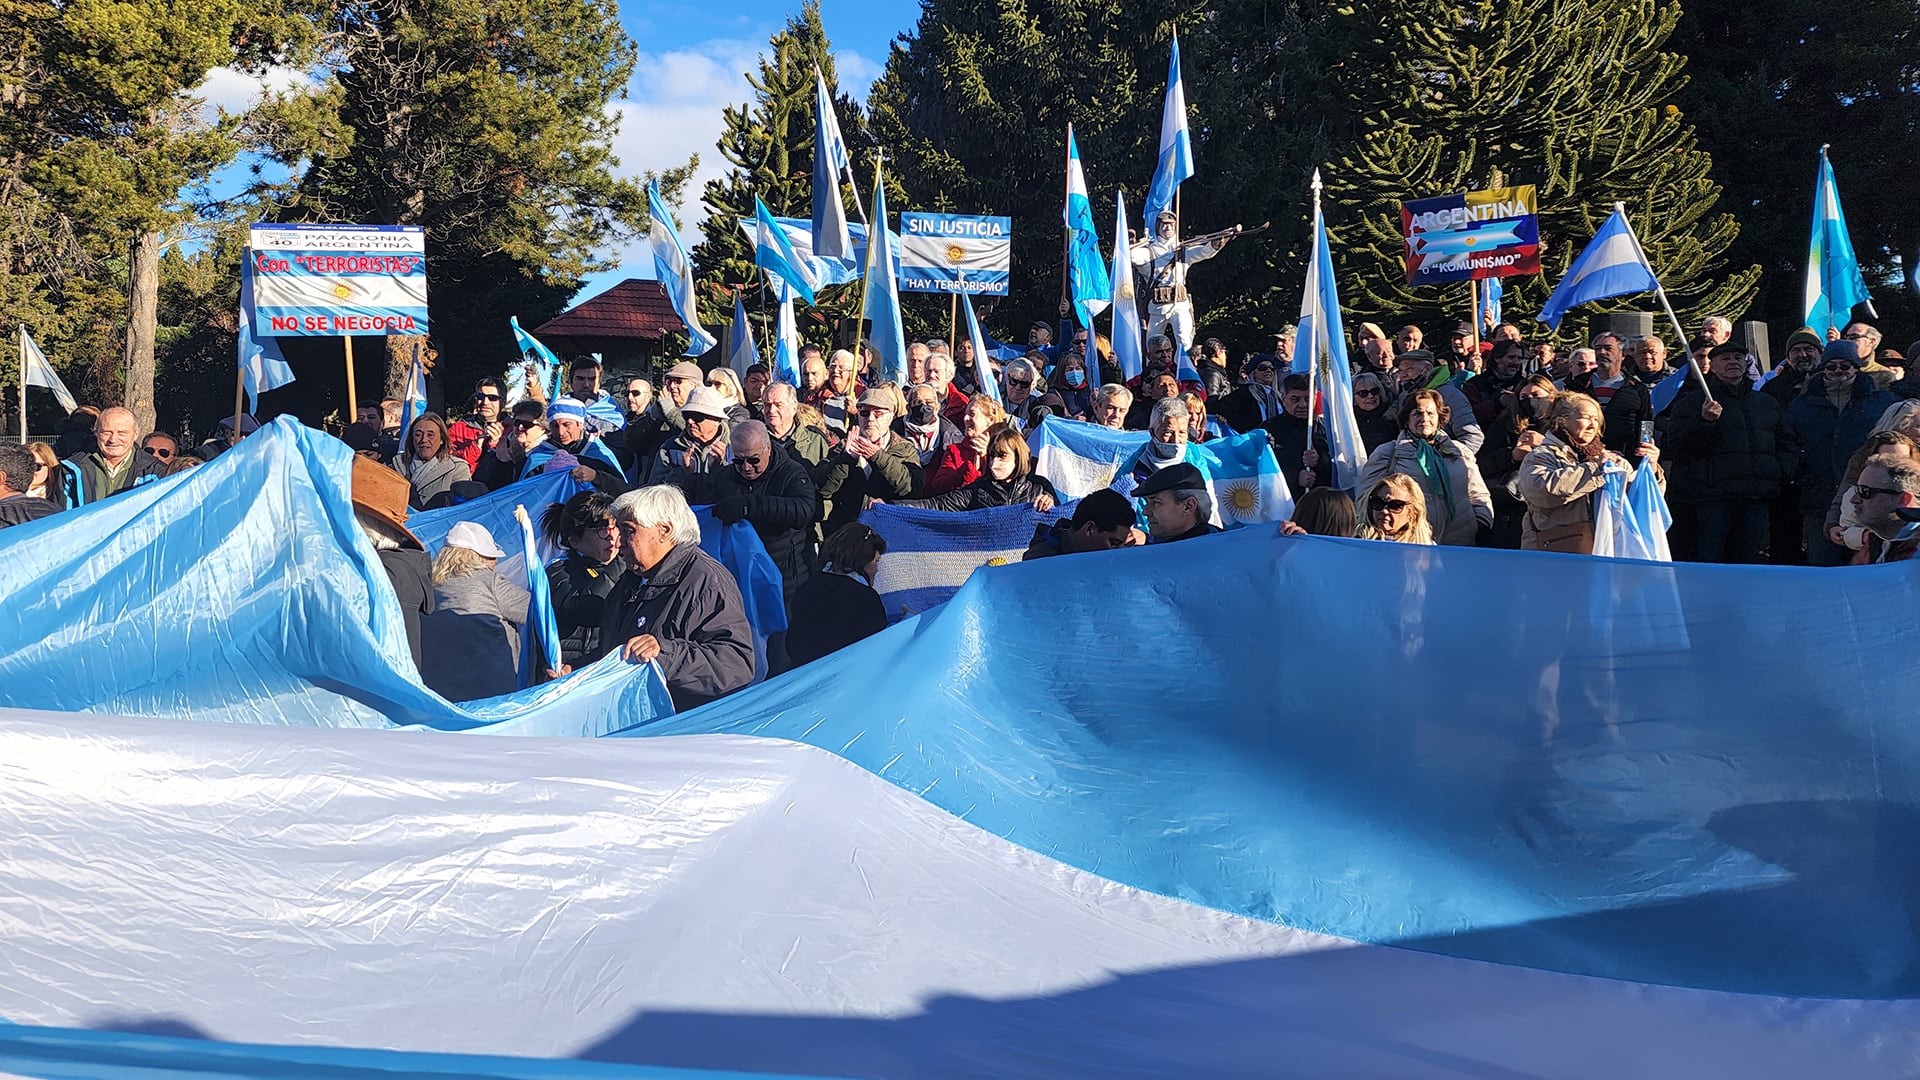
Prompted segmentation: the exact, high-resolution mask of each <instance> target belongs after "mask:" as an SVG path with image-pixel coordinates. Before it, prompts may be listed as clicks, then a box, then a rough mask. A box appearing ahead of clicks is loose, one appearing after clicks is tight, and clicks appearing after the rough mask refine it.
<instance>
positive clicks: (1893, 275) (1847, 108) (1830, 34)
mask: <svg viewBox="0 0 1920 1080" xmlns="http://www.w3.org/2000/svg"><path fill="white" fill-rule="evenodd" d="M1684 11H1685V14H1684V15H1682V17H1681V19H1680V23H1679V26H1678V27H1677V28H1676V29H1675V31H1674V36H1673V39H1672V44H1673V45H1674V47H1676V48H1678V49H1681V50H1682V51H1684V52H1686V53H1687V54H1688V55H1689V57H1690V59H1689V62H1688V67H1687V71H1688V74H1689V76H1690V81H1689V83H1688V85H1687V87H1686V89H1685V90H1683V91H1682V92H1681V94H1680V95H1679V98H1678V100H1679V101H1680V103H1681V105H1682V107H1683V108H1685V109H1686V111H1687V115H1688V116H1689V117H1691V118H1692V119H1693V120H1694V122H1695V123H1696V125H1697V126H1698V128H1699V136H1700V144H1701V146H1703V147H1704V148H1706V149H1707V150H1708V151H1709V152H1710V153H1712V155H1713V172H1712V177H1713V179H1714V180H1715V181H1716V182H1718V183H1719V184H1720V185H1721V186H1722V187H1724V188H1725V189H1726V199H1727V205H1729V206H1733V207H1738V208H1739V212H1740V222H1741V229H1740V235H1739V237H1738V238H1737V239H1736V240H1735V241H1734V243H1733V244H1732V246H1731V247H1730V248H1729V249H1728V254H1729V257H1730V258H1731V260H1732V261H1733V262H1734V263H1736V264H1738V263H1744V262H1755V263H1759V264H1760V265H1761V266H1762V267H1763V271H1764V272H1763V274H1762V276H1761V279H1760V287H1759V293H1758V295H1757V297H1756V299H1755V302H1754V304H1753V313H1754V316H1755V317H1757V318H1762V319H1765V320H1766V321H1767V323H1768V324H1769V325H1770V326H1771V327H1772V328H1773V331H1774V340H1775V344H1776V347H1777V345H1778V343H1779V341H1780V340H1782V339H1783V338H1784V337H1785V335H1786V334H1787V333H1788V332H1789V331H1791V330H1792V329H1793V328H1795V327H1797V326H1799V325H1800V322H1801V319H1802V318H1803V317H1804V312H1805V306H1804V304H1803V301H1802V281H1803V280H1804V275H1805V274H1806V253H1807V232H1808V227H1809V222H1810V219H1811V218H1812V213H1813V178H1814V168H1815V166H1816V163H1817V160H1818V158H1817V155H1818V151H1819V148H1820V145H1821V144H1822V143H1831V144H1832V147H1833V148H1832V150H1831V151H1829V153H1830V154H1831V156H1832V159H1833V165H1834V173H1835V177H1836V179H1837V181H1838V183H1839V186H1840V198H1841V203H1842V205H1843V206H1844V207H1845V208H1846V212H1847V225H1848V228H1849V230H1850V231H1851V232H1852V234H1853V243H1854V248H1855V250H1856V251H1857V252H1858V254H1859V256H1860V268H1861V270H1862V271H1863V272H1864V273H1865V275H1866V278H1867V284H1868V286H1869V288H1871V290H1872V291H1873V295H1874V306H1875V308H1876V309H1877V310H1878V311H1879V312H1880V314H1881V316H1882V319H1881V321H1882V323H1883V324H1884V325H1888V326H1890V327H1893V328H1899V327H1912V326H1914V325H1916V323H1920V294H1916V292H1915V291H1914V290H1915V288H1916V287H1917V286H1916V280H1915V277H1914V268H1915V267H1916V266H1920V215H1916V214H1915V213H1914V212H1913V207H1914V206H1915V205H1917V204H1920V170H1916V169H1915V167H1914V154H1913V147H1914V142H1915V139H1916V138H1920V6H1916V5H1915V4H1914V3H1913V0H1860V2H1858V3H1853V4H1849V5H1847V6H1846V8H1845V9H1844V13H1843V14H1838V13H1837V11H1836V9H1835V8H1834V6H1833V5H1831V4H1826V3H1816V2H1814V0H1778V2H1774V3H1766V4H1754V3H1735V2H1731V0H1689V2H1688V3H1687V4H1686V5H1685V8H1684ZM1903 273H1904V276H1905V279H1906V280H1905V284H1904V286H1903V284H1902V283H1901V277H1902V275H1903ZM1906 344H1907V341H1906V336H1905V335H1901V336H1900V340H1899V342H1898V343H1897V344H1896V347H1898V348H1902V349H1904V348H1905V347H1906Z"/></svg>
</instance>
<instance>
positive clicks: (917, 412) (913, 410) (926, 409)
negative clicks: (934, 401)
mask: <svg viewBox="0 0 1920 1080" xmlns="http://www.w3.org/2000/svg"><path fill="white" fill-rule="evenodd" d="M939 415H940V410H938V409H936V408H934V407H933V406H931V405H927V404H925V403H922V404H918V405H909V406H907V423H909V424H914V425H916V426H918V427H927V426H928V425H930V424H932V423H933V421H934V420H935V418H937V417H938V416H939Z"/></svg>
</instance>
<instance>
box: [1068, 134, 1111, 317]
mask: <svg viewBox="0 0 1920 1080" xmlns="http://www.w3.org/2000/svg"><path fill="white" fill-rule="evenodd" d="M1061 217H1062V220H1063V221H1064V222H1065V223H1066V227H1067V277H1068V284H1069V290H1070V292H1071V293H1072V296H1073V306H1074V311H1075V313H1076V314H1078V315H1079V316H1080V325H1081V326H1083V327H1086V328H1088V329H1092V328H1093V317H1094V316H1095V315H1098V314H1100V312H1102V311H1104V310H1105V309H1106V307H1107V304H1108V303H1109V302H1110V299H1111V294H1112V292H1113V282H1112V281H1111V280H1109V278H1108V275H1107V266H1106V260H1105V259H1103V258H1101V257H1100V234H1099V231H1098V230H1097V229H1095V228H1094V224H1093V203H1092V202H1091V201H1090V200H1089V199H1088V197H1087V176H1086V173H1085V171H1084V170H1082V168H1081V167H1080V145H1079V144H1078V143H1077V142H1075V141H1074V137H1073V125H1072V124H1068V125H1067V205H1066V208H1065V209H1064V210H1063V211H1062V212H1061Z"/></svg>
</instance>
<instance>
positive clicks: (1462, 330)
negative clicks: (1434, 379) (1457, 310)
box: [1441, 322, 1484, 379]
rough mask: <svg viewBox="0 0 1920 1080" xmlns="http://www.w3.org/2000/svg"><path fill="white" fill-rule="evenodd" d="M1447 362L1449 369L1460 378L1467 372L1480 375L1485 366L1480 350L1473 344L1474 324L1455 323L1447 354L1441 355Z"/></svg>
mask: <svg viewBox="0 0 1920 1080" xmlns="http://www.w3.org/2000/svg"><path fill="white" fill-rule="evenodd" d="M1441 359H1442V360H1445V361H1446V362H1447V370H1448V371H1450V372H1452V373H1453V377H1454V378H1456V379H1458V378H1459V377H1460V375H1461V374H1462V373H1463V372H1464V373H1465V374H1467V375H1469V376H1471V375H1478V374H1480V369H1481V368H1482V367H1483V366H1484V365H1483V364H1482V363H1481V361H1480V350H1479V349H1477V348H1475V347H1474V344H1473V324H1472V323H1468V322H1457V323H1454V324H1453V336H1452V337H1451V338H1450V339H1448V345H1447V354H1446V355H1445V356H1443V357H1441Z"/></svg>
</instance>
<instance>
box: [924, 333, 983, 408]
mask: <svg viewBox="0 0 1920 1080" xmlns="http://www.w3.org/2000/svg"><path fill="white" fill-rule="evenodd" d="M954 374H955V369H954V366H953V356H952V355H951V354H949V353H948V352H947V350H946V349H944V348H942V349H936V350H935V351H934V353H933V355H932V356H929V357H927V385H929V386H931V387H933V391H934V393H936V394H938V395H939V396H940V416H941V419H944V420H946V421H947V422H948V423H950V424H952V425H953V426H954V427H959V426H960V424H961V423H962V422H963V421H964V420H965V419H966V417H967V402H968V401H971V400H972V399H971V398H969V397H968V396H967V395H966V393H965V392H964V391H962V390H961V389H960V388H959V387H957V386H955V385H953V376H954Z"/></svg>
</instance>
